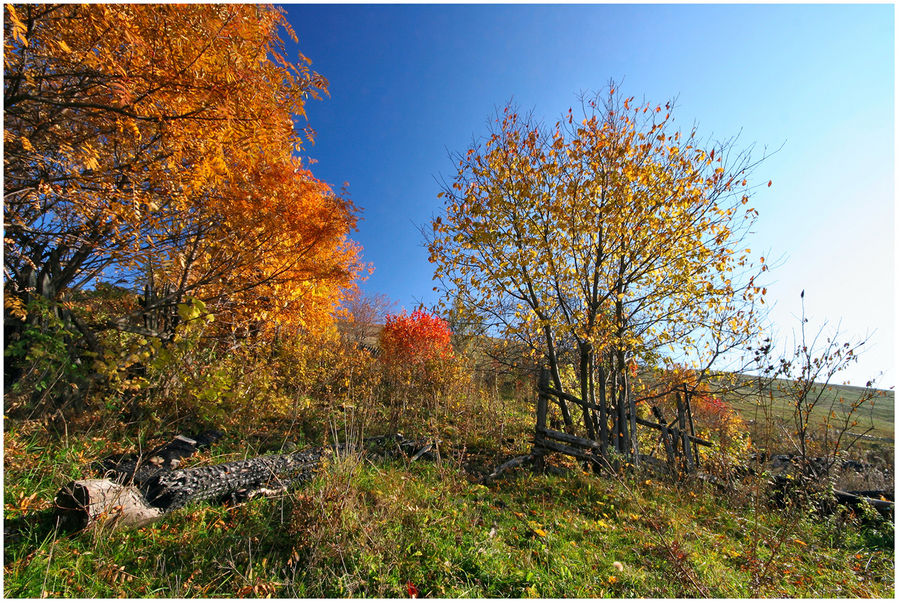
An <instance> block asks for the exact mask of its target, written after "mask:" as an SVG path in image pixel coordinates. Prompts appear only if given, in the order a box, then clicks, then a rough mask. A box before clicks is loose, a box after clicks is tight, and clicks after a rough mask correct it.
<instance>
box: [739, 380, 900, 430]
mask: <svg viewBox="0 0 900 604" xmlns="http://www.w3.org/2000/svg"><path fill="white" fill-rule="evenodd" d="M822 388H823V387H821V386H819V387H817V388H816V389H814V390H813V392H812V393H811V395H810V396H811V397H814V396H817V395H818V393H819V392H821V391H822ZM864 390H865V389H864V388H861V387H858V386H844V385H835V386H829V387H828V388H827V390H824V392H823V394H822V396H821V399H820V402H819V404H818V406H817V407H816V409H815V410H814V411H813V413H812V415H811V421H813V422H821V421H822V420H823V419H824V418H825V417H826V416H827V414H828V412H829V411H830V410H831V409H832V406H833V408H834V409H835V411H836V412H837V413H838V415H840V413H841V410H842V409H847V408H848V405H849V404H850V403H851V402H853V401H857V400H859V397H860V395H862V393H863V392H864ZM771 393H772V398H771V400H768V399H767V398H764V399H763V400H762V401H760V399H759V397H758V396H754V395H753V394H752V393H751V392H750V389H749V388H745V389H743V391H740V390H739V391H738V392H737V393H735V394H731V395H727V396H725V397H724V398H725V399H726V400H728V402H729V403H731V404H732V405H733V406H734V408H735V409H736V410H737V411H738V412H739V413H740V414H741V416H742V417H743V418H744V419H745V420H755V421H758V422H762V421H763V420H764V418H765V413H764V411H763V408H762V407H763V405H771V409H772V411H773V416H774V419H776V420H778V421H781V422H783V423H788V422H790V419H791V417H792V404H793V401H792V399H791V398H790V396H789V395H788V383H787V382H785V381H784V380H776V382H775V385H774V387H773V388H772V390H771ZM894 415H895V414H894V392H893V391H891V390H877V391H875V395H874V397H873V398H872V400H871V401H869V402H866V403H864V404H863V405H862V406H861V407H860V408H859V409H858V410H857V412H856V416H855V417H856V419H857V421H858V422H859V424H858V426H856V427H855V428H853V430H852V431H853V432H857V433H862V432H864V431H866V430H868V429H869V428H870V427H871V430H870V431H869V432H868V435H869V436H873V437H876V438H882V439H890V440H891V441H893V439H894Z"/></svg>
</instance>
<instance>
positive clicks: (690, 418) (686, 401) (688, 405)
mask: <svg viewBox="0 0 900 604" xmlns="http://www.w3.org/2000/svg"><path fill="white" fill-rule="evenodd" d="M684 406H685V408H686V409H687V418H688V424H689V425H690V427H691V436H694V435H695V434H696V431H695V430H694V413H693V411H691V397H690V394H689V393H688V389H687V386H685V388H684ZM691 444H693V446H694V463H695V464H696V466H697V467H698V468H699V467H700V451H699V449H698V447H697V441H694V440H692V441H691Z"/></svg>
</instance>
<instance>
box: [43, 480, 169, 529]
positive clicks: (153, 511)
mask: <svg viewBox="0 0 900 604" xmlns="http://www.w3.org/2000/svg"><path fill="white" fill-rule="evenodd" d="M56 509H57V514H58V515H59V517H60V518H61V519H62V521H63V523H64V524H65V525H67V526H69V527H71V528H73V529H83V528H85V527H88V526H101V525H102V526H122V527H134V528H138V527H141V526H146V525H148V524H150V523H152V522H154V521H156V520H157V519H159V518H160V517H161V516H162V515H163V514H164V513H165V510H163V509H161V508H157V507H153V506H151V505H150V504H149V503H148V502H147V499H146V498H145V497H144V495H143V494H142V493H141V492H140V491H139V490H138V489H137V488H136V487H134V486H128V485H122V484H118V483H116V482H113V481H112V480H109V479H107V478H99V479H88V480H76V481H73V482H70V483H69V484H67V485H66V486H64V487H63V488H62V490H60V492H59V493H58V494H57V495H56Z"/></svg>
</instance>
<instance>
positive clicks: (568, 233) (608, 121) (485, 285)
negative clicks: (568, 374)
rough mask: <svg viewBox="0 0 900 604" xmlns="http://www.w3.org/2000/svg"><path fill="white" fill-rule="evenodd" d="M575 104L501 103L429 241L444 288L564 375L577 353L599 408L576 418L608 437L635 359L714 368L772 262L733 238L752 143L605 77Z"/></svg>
mask: <svg viewBox="0 0 900 604" xmlns="http://www.w3.org/2000/svg"><path fill="white" fill-rule="evenodd" d="M582 108H583V116H582V119H576V117H575V115H574V114H573V112H572V111H571V110H569V112H568V113H567V114H566V115H565V116H564V117H563V118H562V119H561V120H560V121H558V122H557V123H556V124H555V125H554V126H553V127H552V128H547V127H545V126H543V125H542V124H541V123H540V122H539V121H538V120H536V119H535V118H533V117H531V116H523V115H520V114H519V113H517V111H516V110H515V109H514V108H513V107H512V106H507V107H506V108H505V109H503V111H502V112H501V114H500V115H499V116H498V117H497V119H496V120H495V121H494V122H493V126H492V129H491V131H490V133H489V136H488V137H487V138H486V139H485V140H483V141H482V142H480V143H478V144H475V145H474V146H473V147H472V148H471V149H469V150H467V151H466V152H465V153H464V154H462V155H459V156H458V157H457V158H456V160H457V163H458V165H457V172H456V176H455V178H454V179H453V181H452V182H451V183H450V184H449V185H447V186H445V187H444V190H443V191H442V192H441V194H440V197H442V198H443V199H444V200H445V207H446V212H445V214H444V215H443V216H438V217H436V218H435V219H434V221H433V233H434V234H433V237H432V238H431V240H430V241H429V250H430V253H431V260H432V262H434V263H435V277H436V278H437V279H438V280H440V282H441V283H442V284H443V289H444V291H445V292H446V293H447V296H448V299H452V300H454V302H455V303H456V304H459V303H462V304H464V305H465V306H466V307H467V308H468V309H469V311H470V312H471V313H473V314H476V315H478V316H480V317H481V318H482V320H483V321H484V322H485V323H486V324H487V325H488V326H489V327H490V328H491V329H492V330H493V331H494V333H496V334H497V335H500V336H503V337H506V338H515V339H519V340H521V341H523V342H524V343H525V344H526V345H527V346H528V347H529V348H530V349H531V350H532V351H534V352H535V353H536V354H538V355H539V356H540V357H542V358H544V359H545V360H546V361H547V362H548V363H549V365H550V368H551V375H552V377H553V380H554V382H555V384H556V387H557V389H560V390H561V389H562V388H561V380H560V370H559V364H560V355H561V352H562V351H571V352H572V353H573V356H574V358H575V360H576V363H577V366H578V368H579V383H580V388H581V399H582V400H583V401H588V402H595V403H597V402H598V401H599V404H598V407H599V409H600V411H599V413H594V412H593V411H592V410H591V409H590V408H589V407H588V405H585V407H584V408H583V409H582V417H581V421H582V422H583V424H584V428H585V429H586V431H587V434H588V436H589V437H590V438H598V439H600V441H601V443H604V444H605V443H607V442H608V438H609V435H610V433H611V431H613V430H615V432H616V434H617V435H621V434H622V426H624V423H625V418H626V415H627V414H629V413H630V417H631V418H634V417H635V415H636V412H635V410H634V408H633V402H630V401H633V398H634V397H630V396H628V389H629V388H630V387H631V382H632V381H633V380H634V376H635V375H636V373H637V367H638V365H639V364H653V365H667V364H674V363H677V362H679V361H681V360H682V359H684V358H685V357H686V356H690V357H691V358H693V359H694V360H695V362H696V364H697V365H699V366H700V367H701V368H708V367H709V366H710V363H712V362H713V361H714V360H715V359H716V358H720V357H721V356H722V355H723V354H725V353H727V352H728V351H732V350H734V349H736V348H737V347H739V346H741V345H742V344H743V343H744V342H745V340H746V338H747V336H748V335H749V334H751V333H752V332H753V330H754V329H755V315H756V312H755V302H756V301H759V300H760V299H761V296H762V293H763V292H762V290H761V288H760V287H758V286H756V285H755V284H754V279H755V278H756V277H757V275H758V273H759V272H760V271H761V270H764V269H765V265H764V264H763V265H762V266H759V267H754V265H753V263H752V262H751V260H750V258H749V254H750V251H749V250H747V249H745V248H744V246H741V245H740V244H741V240H742V238H743V237H744V235H745V234H746V232H747V229H748V228H749V226H750V225H751V224H752V223H753V220H754V218H755V216H756V211H755V210H754V209H753V208H751V207H749V206H748V205H747V203H748V200H749V194H750V189H749V186H748V184H747V180H746V177H747V176H748V175H749V173H750V171H751V169H752V168H753V167H754V166H755V164H756V162H754V161H753V160H752V159H751V157H750V153H749V151H745V152H737V153H736V152H735V151H734V148H733V144H732V143H731V142H726V143H724V144H718V145H711V146H710V147H709V148H706V146H705V145H703V144H702V143H701V142H700V141H699V140H698V137H697V134H696V132H695V131H691V132H690V133H688V134H686V135H685V134H682V133H680V132H678V131H675V130H674V128H673V123H672V116H671V111H670V105H668V104H667V105H665V106H664V107H663V106H653V105H648V104H634V101H633V99H632V98H628V99H623V98H622V96H621V95H619V94H617V93H616V91H615V88H614V86H612V85H611V86H610V89H609V92H608V94H605V95H596V96H595V97H592V98H585V99H583V103H582ZM629 406H631V409H629V408H628V407H629ZM561 407H562V413H563V419H564V421H565V422H566V424H567V426H568V427H569V428H570V429H571V428H572V426H573V424H574V422H575V421H576V420H575V419H574V418H573V417H572V415H571V413H570V412H569V410H568V408H567V406H566V405H565V402H564V401H561ZM610 421H612V424H610ZM632 425H633V424H632ZM632 432H633V431H632ZM625 434H626V435H627V431H625ZM616 446H617V448H618V449H619V450H622V447H625V446H626V444H625V443H623V442H619V441H617V442H616Z"/></svg>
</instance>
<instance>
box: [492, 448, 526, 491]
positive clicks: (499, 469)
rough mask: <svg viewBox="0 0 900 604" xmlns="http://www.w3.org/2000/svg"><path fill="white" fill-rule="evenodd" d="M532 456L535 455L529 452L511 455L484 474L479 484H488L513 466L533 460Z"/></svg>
mask: <svg viewBox="0 0 900 604" xmlns="http://www.w3.org/2000/svg"><path fill="white" fill-rule="evenodd" d="M534 457H535V455H534V454H533V453H529V454H527V455H519V456H518V457H513V458H512V459H510V460H507V461H505V462H503V463H502V464H500V465H499V466H497V467H496V468H495V469H494V471H493V472H491V473H490V474H488V475H487V476H485V477H484V478H483V479H482V480H481V484H484V485H488V484H491V483H493V482H494V481H495V480H497V479H498V478H499V477H500V476H502V475H503V474H505V473H506V472H508V471H510V470H512V469H513V468H517V467H519V466H521V465H522V464H524V463H526V462H529V461H533V460H534Z"/></svg>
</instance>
